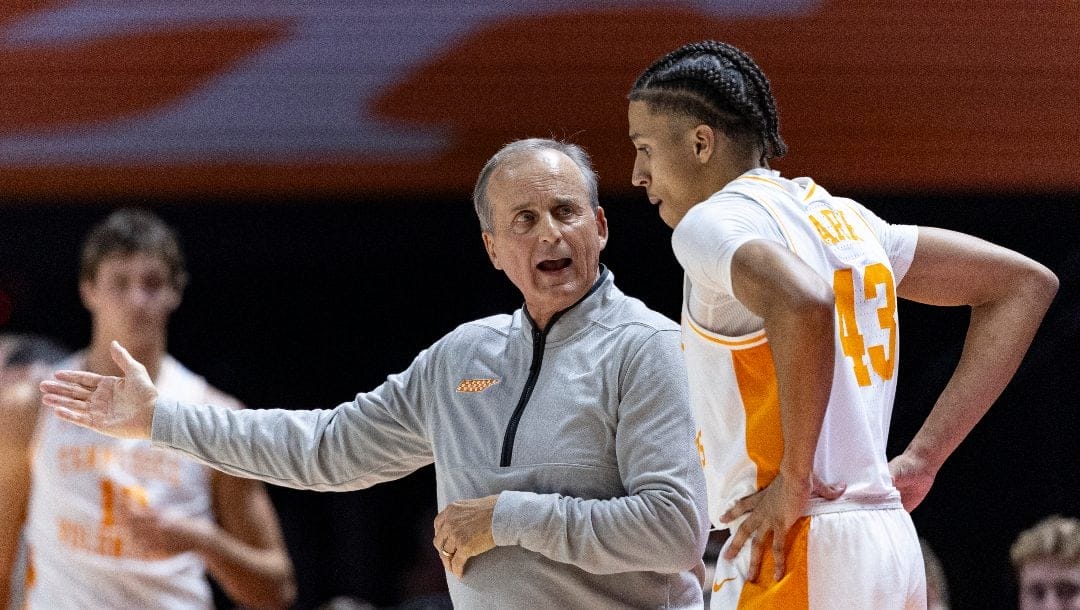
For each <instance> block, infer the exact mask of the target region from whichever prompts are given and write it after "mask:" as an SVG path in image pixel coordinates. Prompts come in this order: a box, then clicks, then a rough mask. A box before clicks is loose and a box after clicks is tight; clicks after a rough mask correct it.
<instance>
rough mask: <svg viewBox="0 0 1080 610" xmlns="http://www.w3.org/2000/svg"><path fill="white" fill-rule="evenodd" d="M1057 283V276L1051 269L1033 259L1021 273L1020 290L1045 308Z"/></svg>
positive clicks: (1052, 295)
mask: <svg viewBox="0 0 1080 610" xmlns="http://www.w3.org/2000/svg"><path fill="white" fill-rule="evenodd" d="M1059 285H1060V282H1059V280H1058V277H1057V275H1055V274H1054V272H1053V271H1051V270H1050V269H1048V268H1046V267H1045V266H1044V265H1041V264H1039V263H1035V262H1034V261H1033V262H1032V265H1031V266H1030V267H1029V268H1028V269H1027V270H1026V272H1025V273H1024V275H1023V278H1022V280H1021V282H1020V290H1022V291H1023V293H1024V294H1025V295H1026V297H1027V298H1028V299H1030V300H1031V301H1033V302H1034V303H1038V304H1040V305H1043V309H1044V310H1045V309H1047V308H1049V307H1050V302H1051V301H1053V300H1054V296H1055V295H1057V291H1058V287H1059Z"/></svg>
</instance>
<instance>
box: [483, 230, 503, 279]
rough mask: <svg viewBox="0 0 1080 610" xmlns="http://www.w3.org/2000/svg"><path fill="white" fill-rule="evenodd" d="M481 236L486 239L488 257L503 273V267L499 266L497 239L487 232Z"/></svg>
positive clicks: (485, 246) (485, 247)
mask: <svg viewBox="0 0 1080 610" xmlns="http://www.w3.org/2000/svg"><path fill="white" fill-rule="evenodd" d="M480 236H481V237H483V238H484V249H485V250H487V255H488V258H489V259H490V260H491V264H492V265H494V266H495V268H496V269H498V270H499V271H502V266H501V265H500V264H499V255H498V254H497V253H496V252H495V238H494V237H492V236H491V233H488V232H487V231H484V232H483V233H481V234H480Z"/></svg>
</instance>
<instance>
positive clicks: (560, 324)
mask: <svg viewBox="0 0 1080 610" xmlns="http://www.w3.org/2000/svg"><path fill="white" fill-rule="evenodd" d="M618 290H619V289H618V288H616V287H615V278H614V275H613V274H612V273H611V271H609V270H608V268H607V267H605V266H604V265H600V273H599V275H598V276H597V278H596V282H595V283H593V285H592V288H590V289H589V291H588V292H586V293H585V296H583V297H581V298H580V299H578V301H577V302H576V303H574V304H573V305H571V306H570V307H567V308H566V309H564V310H562V311H559V312H557V313H556V314H555V315H553V316H552V317H551V320H550V321H549V322H548V328H547V343H558V342H560V341H564V340H566V339H569V338H570V337H572V336H574V335H575V334H576V333H577V332H578V331H579V330H581V329H583V328H585V327H586V326H588V325H589V323H590V322H591V321H593V320H595V319H596V318H597V317H598V316H599V314H600V312H602V311H603V309H604V306H605V304H606V303H607V302H608V301H610V300H611V298H612V297H613V296H615V293H616V292H617V291H618ZM518 313H519V314H520V321H521V323H520V325H519V327H520V329H521V332H522V334H524V335H525V336H526V338H527V339H528V340H529V342H532V338H533V329H534V328H536V326H535V325H534V324H533V320H532V317H530V316H529V312H528V310H527V309H526V308H525V307H524V306H523V307H522V308H521V309H519V310H518ZM536 330H538V331H540V330H543V329H536Z"/></svg>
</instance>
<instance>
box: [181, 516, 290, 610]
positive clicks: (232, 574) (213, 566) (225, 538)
mask: <svg viewBox="0 0 1080 610" xmlns="http://www.w3.org/2000/svg"><path fill="white" fill-rule="evenodd" d="M198 552H199V554H200V555H201V556H202V558H203V560H204V561H205V562H206V568H207V571H208V572H209V573H210V574H211V575H212V576H213V577H214V579H215V580H216V581H217V582H218V584H220V585H221V587H222V589H224V591H225V593H226V594H227V595H228V596H229V598H230V599H231V600H233V601H234V602H236V603H237V604H239V605H241V606H244V607H251V608H286V607H288V606H290V605H291V604H292V602H293V600H294V599H295V597H296V582H295V580H294V578H293V570H292V563H291V562H290V561H289V557H288V554H287V553H286V552H285V550H284V549H280V548H267V549H260V548H256V547H254V546H251V545H249V544H246V543H244V542H243V541H241V540H239V539H237V538H236V537H235V536H233V535H231V534H229V533H228V532H226V531H225V530H223V529H221V528H217V529H216V530H215V532H214V533H213V535H212V536H208V537H207V538H206V539H204V540H202V541H201V544H200V548H199V549H198Z"/></svg>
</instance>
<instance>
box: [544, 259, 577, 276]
mask: <svg viewBox="0 0 1080 610" xmlns="http://www.w3.org/2000/svg"><path fill="white" fill-rule="evenodd" d="M571 263H573V260H571V259H569V258H553V259H547V260H543V261H540V262H539V263H538V264H537V265H536V268H537V269H539V270H540V271H544V272H549V273H550V272H554V271H562V270H563V269H566V268H567V267H569V266H570V265H571Z"/></svg>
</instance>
